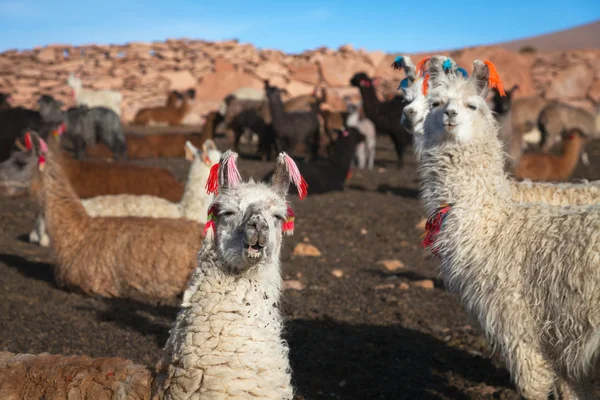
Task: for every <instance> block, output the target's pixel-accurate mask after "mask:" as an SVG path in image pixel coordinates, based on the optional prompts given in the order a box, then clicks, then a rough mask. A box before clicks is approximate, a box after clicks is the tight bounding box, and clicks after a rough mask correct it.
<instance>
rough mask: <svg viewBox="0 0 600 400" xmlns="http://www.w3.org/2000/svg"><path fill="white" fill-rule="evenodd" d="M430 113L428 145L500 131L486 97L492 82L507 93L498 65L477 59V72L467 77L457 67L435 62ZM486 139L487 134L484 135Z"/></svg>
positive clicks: (463, 139)
mask: <svg viewBox="0 0 600 400" xmlns="http://www.w3.org/2000/svg"><path fill="white" fill-rule="evenodd" d="M428 75H429V76H430V78H429V91H428V97H427V101H428V104H429V114H428V115H427V117H426V118H425V125H424V127H425V142H426V146H429V145H432V144H436V143H441V142H455V143H466V142H470V141H472V140H474V139H476V138H484V137H489V135H490V133H493V134H496V131H497V129H496V122H495V118H494V117H493V115H492V112H491V110H490V109H489V107H488V105H487V103H486V101H485V97H486V96H487V94H488V90H489V87H488V85H489V86H492V87H497V88H498V89H499V91H500V93H503V90H502V86H501V83H500V78H499V77H498V74H497V73H496V69H495V67H494V65H493V64H492V63H491V62H489V61H486V62H482V61H479V60H475V61H474V62H473V74H472V75H471V77H469V78H466V77H465V76H463V74H462V73H460V72H459V71H457V70H455V69H452V68H450V69H447V68H444V65H443V64H442V66H440V65H439V63H433V64H431V65H430V66H429V69H428ZM484 139H485V138H484Z"/></svg>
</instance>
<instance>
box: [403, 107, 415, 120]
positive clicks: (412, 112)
mask: <svg viewBox="0 0 600 400" xmlns="http://www.w3.org/2000/svg"><path fill="white" fill-rule="evenodd" d="M403 113H404V115H406V118H412V117H413V116H414V115H415V110H413V109H412V108H410V107H404V111H403Z"/></svg>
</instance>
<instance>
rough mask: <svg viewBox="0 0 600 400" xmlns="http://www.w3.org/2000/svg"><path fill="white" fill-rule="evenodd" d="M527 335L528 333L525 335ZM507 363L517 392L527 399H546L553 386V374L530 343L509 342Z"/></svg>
mask: <svg viewBox="0 0 600 400" xmlns="http://www.w3.org/2000/svg"><path fill="white" fill-rule="evenodd" d="M527 336H528V335H527ZM510 345H512V346H514V348H513V349H511V350H509V356H508V357H507V364H508V367H509V369H510V373H511V376H512V377H513V379H514V381H515V385H516V386H517V389H518V390H519V393H520V394H521V395H522V396H523V397H525V398H526V399H528V400H547V399H548V395H549V394H550V393H551V392H552V389H553V387H554V379H555V374H554V372H553V371H552V370H551V369H550V366H549V365H548V363H547V362H546V360H545V359H544V357H543V356H542V354H541V353H540V351H539V350H538V349H537V347H535V346H532V344H530V343H525V342H524V341H522V340H521V341H520V342H518V343H511V344H510Z"/></svg>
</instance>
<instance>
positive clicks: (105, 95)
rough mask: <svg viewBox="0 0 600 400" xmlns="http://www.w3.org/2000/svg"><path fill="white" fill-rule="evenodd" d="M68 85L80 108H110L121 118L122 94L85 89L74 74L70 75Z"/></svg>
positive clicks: (112, 91)
mask: <svg viewBox="0 0 600 400" xmlns="http://www.w3.org/2000/svg"><path fill="white" fill-rule="evenodd" d="M67 84H68V85H69V86H70V87H71V89H72V95H73V100H75V104H77V105H78V106H79V105H86V106H88V107H90V108H91V107H106V108H110V109H111V110H113V111H114V112H115V113H116V114H117V115H118V116H119V117H121V100H122V98H123V96H122V95H121V93H119V92H117V91H115V90H92V89H84V88H83V86H82V84H81V80H80V79H79V78H77V77H76V76H75V75H73V74H71V75H69V78H68V79H67Z"/></svg>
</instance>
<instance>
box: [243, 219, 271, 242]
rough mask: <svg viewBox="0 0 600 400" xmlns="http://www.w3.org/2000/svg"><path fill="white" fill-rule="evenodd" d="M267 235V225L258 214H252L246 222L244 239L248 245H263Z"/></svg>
mask: <svg viewBox="0 0 600 400" xmlns="http://www.w3.org/2000/svg"><path fill="white" fill-rule="evenodd" d="M268 237H269V225H268V224H267V221H265V219H264V218H262V217H261V216H260V215H254V216H252V217H251V218H250V220H249V221H248V223H247V224H246V232H245V239H246V242H248V244H249V245H251V246H254V245H256V244H258V245H260V246H262V247H264V246H266V244H267V240H268Z"/></svg>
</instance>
